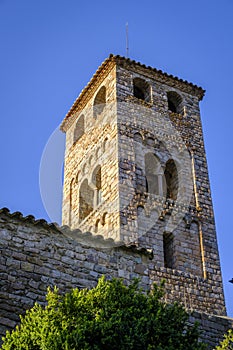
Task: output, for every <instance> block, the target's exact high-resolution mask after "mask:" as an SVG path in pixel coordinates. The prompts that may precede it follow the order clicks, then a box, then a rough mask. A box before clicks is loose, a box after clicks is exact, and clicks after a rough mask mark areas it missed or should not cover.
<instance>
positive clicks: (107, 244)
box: [0, 208, 153, 258]
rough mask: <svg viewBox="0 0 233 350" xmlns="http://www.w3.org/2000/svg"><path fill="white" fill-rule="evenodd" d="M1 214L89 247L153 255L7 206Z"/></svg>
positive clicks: (142, 249) (143, 249) (148, 250)
mask: <svg viewBox="0 0 233 350" xmlns="http://www.w3.org/2000/svg"><path fill="white" fill-rule="evenodd" d="M1 214H3V215H5V216H6V217H8V218H9V219H16V220H19V221H20V222H22V223H29V224H32V225H33V226H39V227H43V228H45V229H52V230H55V231H56V232H59V233H61V234H63V235H64V236H66V237H68V238H70V239H73V240H75V241H77V242H78V243H80V244H85V245H88V246H89V247H93V248H97V249H98V248H99V249H101V248H102V249H103V248H104V249H106V248H118V247H119V248H123V249H126V250H130V251H133V252H135V253H141V254H144V255H148V256H149V258H152V257H153V252H152V250H151V249H146V248H140V247H138V246H136V245H135V244H134V243H131V244H125V243H124V242H115V241H114V240H113V239H112V238H107V239H105V238H104V237H103V236H101V235H93V234H92V233H91V232H82V231H81V230H79V229H74V230H71V229H70V228H69V227H68V226H59V225H58V224H57V223H54V222H52V223H49V222H48V221H46V220H44V219H38V220H36V219H35V217H34V216H33V215H27V216H23V214H22V213H21V212H19V211H16V212H13V213H11V212H10V210H9V209H8V208H1V209H0V217H1Z"/></svg>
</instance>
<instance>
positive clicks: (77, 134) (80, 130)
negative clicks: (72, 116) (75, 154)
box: [74, 114, 85, 143]
mask: <svg viewBox="0 0 233 350" xmlns="http://www.w3.org/2000/svg"><path fill="white" fill-rule="evenodd" d="M84 132H85V126H84V115H83V114H82V115H80V117H79V118H78V120H77V122H76V126H75V129H74V143H75V142H76V141H78V140H79V139H80V138H81V137H82V136H83V134H84Z"/></svg>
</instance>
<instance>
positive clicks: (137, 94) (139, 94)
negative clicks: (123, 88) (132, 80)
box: [133, 86, 145, 100]
mask: <svg viewBox="0 0 233 350" xmlns="http://www.w3.org/2000/svg"><path fill="white" fill-rule="evenodd" d="M133 93H134V96H135V97H137V98H139V99H141V100H145V94H144V92H143V91H142V90H141V89H140V88H139V87H138V86H134V89H133Z"/></svg>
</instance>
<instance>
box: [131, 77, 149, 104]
mask: <svg viewBox="0 0 233 350" xmlns="http://www.w3.org/2000/svg"><path fill="white" fill-rule="evenodd" d="M133 94H134V97H136V98H138V99H140V100H144V101H146V102H151V87H150V85H149V84H148V83H147V82H146V81H145V80H143V79H141V78H135V79H134V80H133Z"/></svg>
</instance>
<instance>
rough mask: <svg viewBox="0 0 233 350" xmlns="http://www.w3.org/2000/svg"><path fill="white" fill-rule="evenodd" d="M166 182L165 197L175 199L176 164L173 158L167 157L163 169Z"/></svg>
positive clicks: (177, 181)
mask: <svg viewBox="0 0 233 350" xmlns="http://www.w3.org/2000/svg"><path fill="white" fill-rule="evenodd" d="M164 175H165V179H166V184H167V194H166V197H167V198H170V199H173V200H176V199H177V194H178V188H179V179H178V171H177V167H176V164H175V162H174V160H173V159H169V160H168V161H167V163H166V167H165V171H164Z"/></svg>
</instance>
